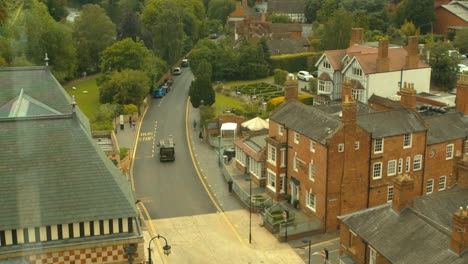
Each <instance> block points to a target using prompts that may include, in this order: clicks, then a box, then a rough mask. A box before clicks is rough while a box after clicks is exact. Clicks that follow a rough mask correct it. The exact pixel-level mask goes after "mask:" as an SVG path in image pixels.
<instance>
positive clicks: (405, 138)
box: [403, 133, 412, 148]
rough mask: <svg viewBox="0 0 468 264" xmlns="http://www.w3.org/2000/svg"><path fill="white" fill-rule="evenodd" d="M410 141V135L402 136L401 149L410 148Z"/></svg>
mask: <svg viewBox="0 0 468 264" xmlns="http://www.w3.org/2000/svg"><path fill="white" fill-rule="evenodd" d="M411 139H412V134H411V133H407V134H405V135H404V136H403V148H410V147H411Z"/></svg>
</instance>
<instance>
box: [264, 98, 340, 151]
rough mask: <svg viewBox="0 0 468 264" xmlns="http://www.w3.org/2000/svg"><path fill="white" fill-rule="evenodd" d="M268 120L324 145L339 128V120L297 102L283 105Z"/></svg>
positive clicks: (288, 102) (293, 101)
mask: <svg viewBox="0 0 468 264" xmlns="http://www.w3.org/2000/svg"><path fill="white" fill-rule="evenodd" d="M270 120H273V121H275V122H276V123H279V124H282V125H284V126H285V127H287V128H290V129H292V130H294V131H296V132H298V133H300V134H302V135H304V136H306V137H308V138H311V139H313V140H315V141H317V142H320V143H322V144H325V141H326V139H327V138H329V137H330V136H331V135H333V133H334V132H335V131H336V130H337V129H338V128H339V127H341V120H340V119H339V118H335V117H333V116H331V115H329V114H327V113H325V112H322V111H320V110H318V109H316V108H314V107H311V106H307V105H304V104H303V103H301V102H298V101H297V100H291V101H287V102H285V103H283V104H282V105H280V106H279V107H278V109H277V110H276V111H275V112H274V113H273V114H272V115H271V116H270Z"/></svg>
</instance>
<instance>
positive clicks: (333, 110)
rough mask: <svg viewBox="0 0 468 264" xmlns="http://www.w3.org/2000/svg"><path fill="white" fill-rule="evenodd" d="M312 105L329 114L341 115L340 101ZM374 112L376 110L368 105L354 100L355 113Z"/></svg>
mask: <svg viewBox="0 0 468 264" xmlns="http://www.w3.org/2000/svg"><path fill="white" fill-rule="evenodd" d="M313 107H314V108H317V109H319V110H321V111H323V112H325V113H328V114H331V115H335V116H340V115H341V102H340V103H338V102H337V103H333V104H324V105H314V106H313ZM374 112H376V111H375V110H374V109H372V108H371V107H370V106H368V105H366V104H364V103H361V102H356V114H358V115H361V114H368V113H374Z"/></svg>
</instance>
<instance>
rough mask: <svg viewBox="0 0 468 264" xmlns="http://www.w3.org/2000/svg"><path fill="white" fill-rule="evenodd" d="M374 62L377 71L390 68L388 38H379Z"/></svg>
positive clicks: (386, 70)
mask: <svg viewBox="0 0 468 264" xmlns="http://www.w3.org/2000/svg"><path fill="white" fill-rule="evenodd" d="M376 64H377V65H376V66H377V72H388V71H389V70H390V59H389V58H388V39H381V40H379V48H378V53H377V62H376Z"/></svg>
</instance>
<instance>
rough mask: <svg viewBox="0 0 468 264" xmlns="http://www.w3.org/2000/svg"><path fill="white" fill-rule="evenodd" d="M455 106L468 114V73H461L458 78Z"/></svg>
mask: <svg viewBox="0 0 468 264" xmlns="http://www.w3.org/2000/svg"><path fill="white" fill-rule="evenodd" d="M455 107H456V109H457V111H459V112H462V113H463V114H465V115H467V114H468V75H466V74H460V79H458V82H457V97H456V99H455Z"/></svg>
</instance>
